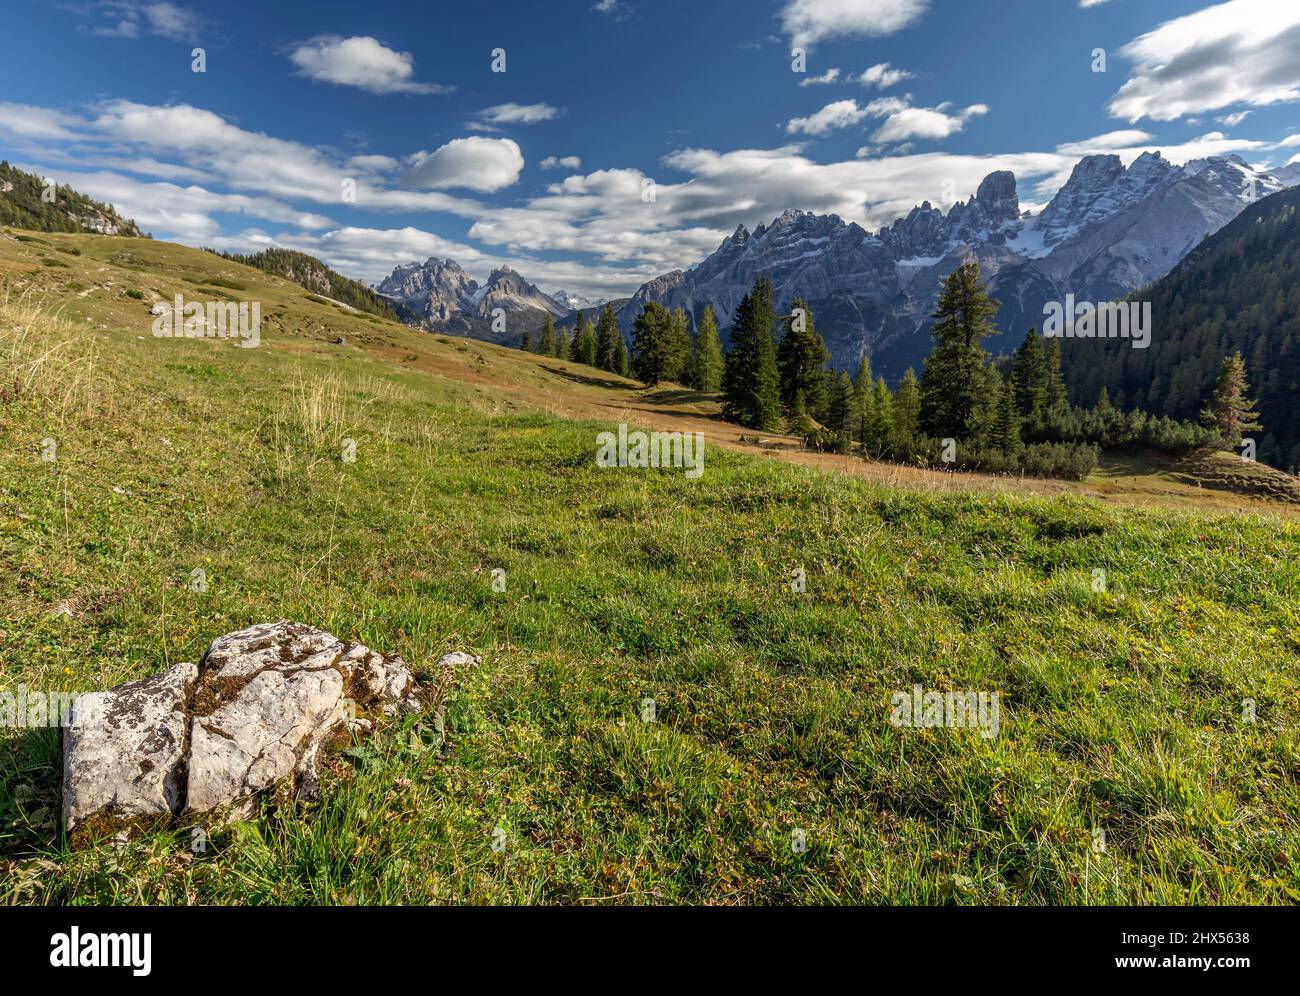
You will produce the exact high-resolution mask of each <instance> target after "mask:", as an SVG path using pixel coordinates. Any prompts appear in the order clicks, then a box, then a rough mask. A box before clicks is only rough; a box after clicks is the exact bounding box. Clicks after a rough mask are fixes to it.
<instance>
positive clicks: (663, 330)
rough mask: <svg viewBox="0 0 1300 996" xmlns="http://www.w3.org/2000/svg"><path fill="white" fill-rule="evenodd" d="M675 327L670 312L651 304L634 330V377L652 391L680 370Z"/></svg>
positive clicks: (646, 307)
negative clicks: (652, 388)
mask: <svg viewBox="0 0 1300 996" xmlns="http://www.w3.org/2000/svg"><path fill="white" fill-rule="evenodd" d="M682 317H683V319H684V318H685V314H684V313H683V316H682ZM675 324H676V319H675V316H674V315H673V314H672V313H671V312H669V311H668V309H667V308H665V307H664V306H663V305H661V304H657V303H656V302H654V301H647V302H646V304H645V306H644V307H643V308H642V309H641V314H639V315H637V318H636V323H635V324H634V325H633V326H632V374H633V376H635V377H636V378H637V379H638V380H641V381H643V382H644V383H645V384H647V385H648V386H650V387H654V385H656V384H658V383H659V382H660V381H661V380H668V379H669V378H670V377H671V376H672V372H673V370H674V369H675V368H676V365H677V364H676V357H675V356H674V352H675V350H676V349H677V343H676V341H675V340H676V330H675V329H674V327H673V326H674V325H675Z"/></svg>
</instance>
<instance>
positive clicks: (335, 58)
mask: <svg viewBox="0 0 1300 996" xmlns="http://www.w3.org/2000/svg"><path fill="white" fill-rule="evenodd" d="M289 61H290V62H292V63H293V64H294V65H295V66H297V67H298V69H299V71H301V72H302V74H303V75H304V76H306V77H307V78H308V79H312V80H316V81H317V82H319V83H335V84H337V85H339V86H355V87H359V88H360V89H362V90H366V91H369V92H370V93H445V92H446V90H447V88H446V87H443V86H438V85H437V84H433V83H419V82H417V81H416V80H415V79H414V76H415V59H414V58H413V57H412V56H411V55H410V53H408V52H396V51H394V50H393V49H391V48H388V47H387V46H386V45H384V44H383V43H382V42H380V41H379V40H378V39H375V38H372V37H370V36H369V35H356V36H354V37H352V38H343V37H340V36H339V35H318V36H317V37H315V38H312V39H310V40H309V41H305V42H302V43H300V44H299V45H297V46H296V47H295V48H294V50H293V51H292V52H290V53H289Z"/></svg>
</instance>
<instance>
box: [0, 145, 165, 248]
mask: <svg viewBox="0 0 1300 996" xmlns="http://www.w3.org/2000/svg"><path fill="white" fill-rule="evenodd" d="M49 189H50V190H51V192H52V194H53V199H50V198H49V196H48V195H47V196H46V197H44V198H43V197H42V196H41V195H42V194H43V193H44V191H45V190H46V185H45V182H44V181H43V180H42V179H41V178H40V177H39V176H36V175H35V174H33V173H24V172H23V171H22V170H20V169H15V168H14V167H13V166H10V165H9V163H7V162H5V161H3V160H0V225H12V226H13V227H14V228H27V229H31V230H33V231H37V232H95V233H98V234H100V235H130V236H137V237H138V236H141V235H143V233H142V232H141V231H140V228H139V226H138V225H136V223H135V222H134V221H132V220H131V219H130V218H123V217H122V216H121V215H120V214H118V213H117V211H116V209H114V207H113V206H112V205H111V204H103V203H101V202H100V201H96V200H92V199H91V198H89V197H86V196H85V195H84V194H79V193H77V191H75V190H73V189H72V188H71V187H60V186H53V187H51V188H49Z"/></svg>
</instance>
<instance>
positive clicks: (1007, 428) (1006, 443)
mask: <svg viewBox="0 0 1300 996" xmlns="http://www.w3.org/2000/svg"><path fill="white" fill-rule="evenodd" d="M1019 405H1020V401H1019V398H1018V396H1017V391H1016V385H1015V384H1014V383H1013V382H1011V381H1008V382H1007V383H1006V384H1005V385H1004V386H1003V388H1002V392H1001V397H1000V398H999V400H998V411H997V418H996V419H995V421H994V423H993V435H992V439H990V443H991V444H992V445H993V446H995V447H996V448H998V449H1000V450H1001V451H1002V452H1003V453H1005V454H1006V455H1007V456H1008V457H1012V458H1018V457H1019V456H1020V453H1021V451H1022V450H1023V449H1024V442H1023V440H1022V439H1021V437H1020V424H1021V417H1020V407H1019Z"/></svg>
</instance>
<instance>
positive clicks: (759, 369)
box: [722, 277, 781, 431]
mask: <svg viewBox="0 0 1300 996" xmlns="http://www.w3.org/2000/svg"><path fill="white" fill-rule="evenodd" d="M775 322H776V315H775V313H774V311H773V308H772V284H771V282H769V281H768V280H767V278H766V277H760V278H759V279H758V281H757V282H756V283H755V284H754V289H753V290H752V291H750V293H748V294H746V295H745V296H744V298H742V299H741V302H740V304H739V305H738V306H737V308H736V317H735V320H734V322H733V323H732V326H731V349H730V351H729V352H728V353H727V359H726V363H725V364H724V367H723V372H722V394H723V404H722V410H723V414H724V416H725V417H726V418H727V419H729V420H730V421H732V422H739V423H740V424H741V425H744V426H748V427H749V428H751V429H763V430H767V431H772V430H775V429H777V428H779V427H780V424H781V380H780V376H779V374H778V372H777V368H776V349H775V348H774V347H773V345H772V326H773V325H774V324H775Z"/></svg>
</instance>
